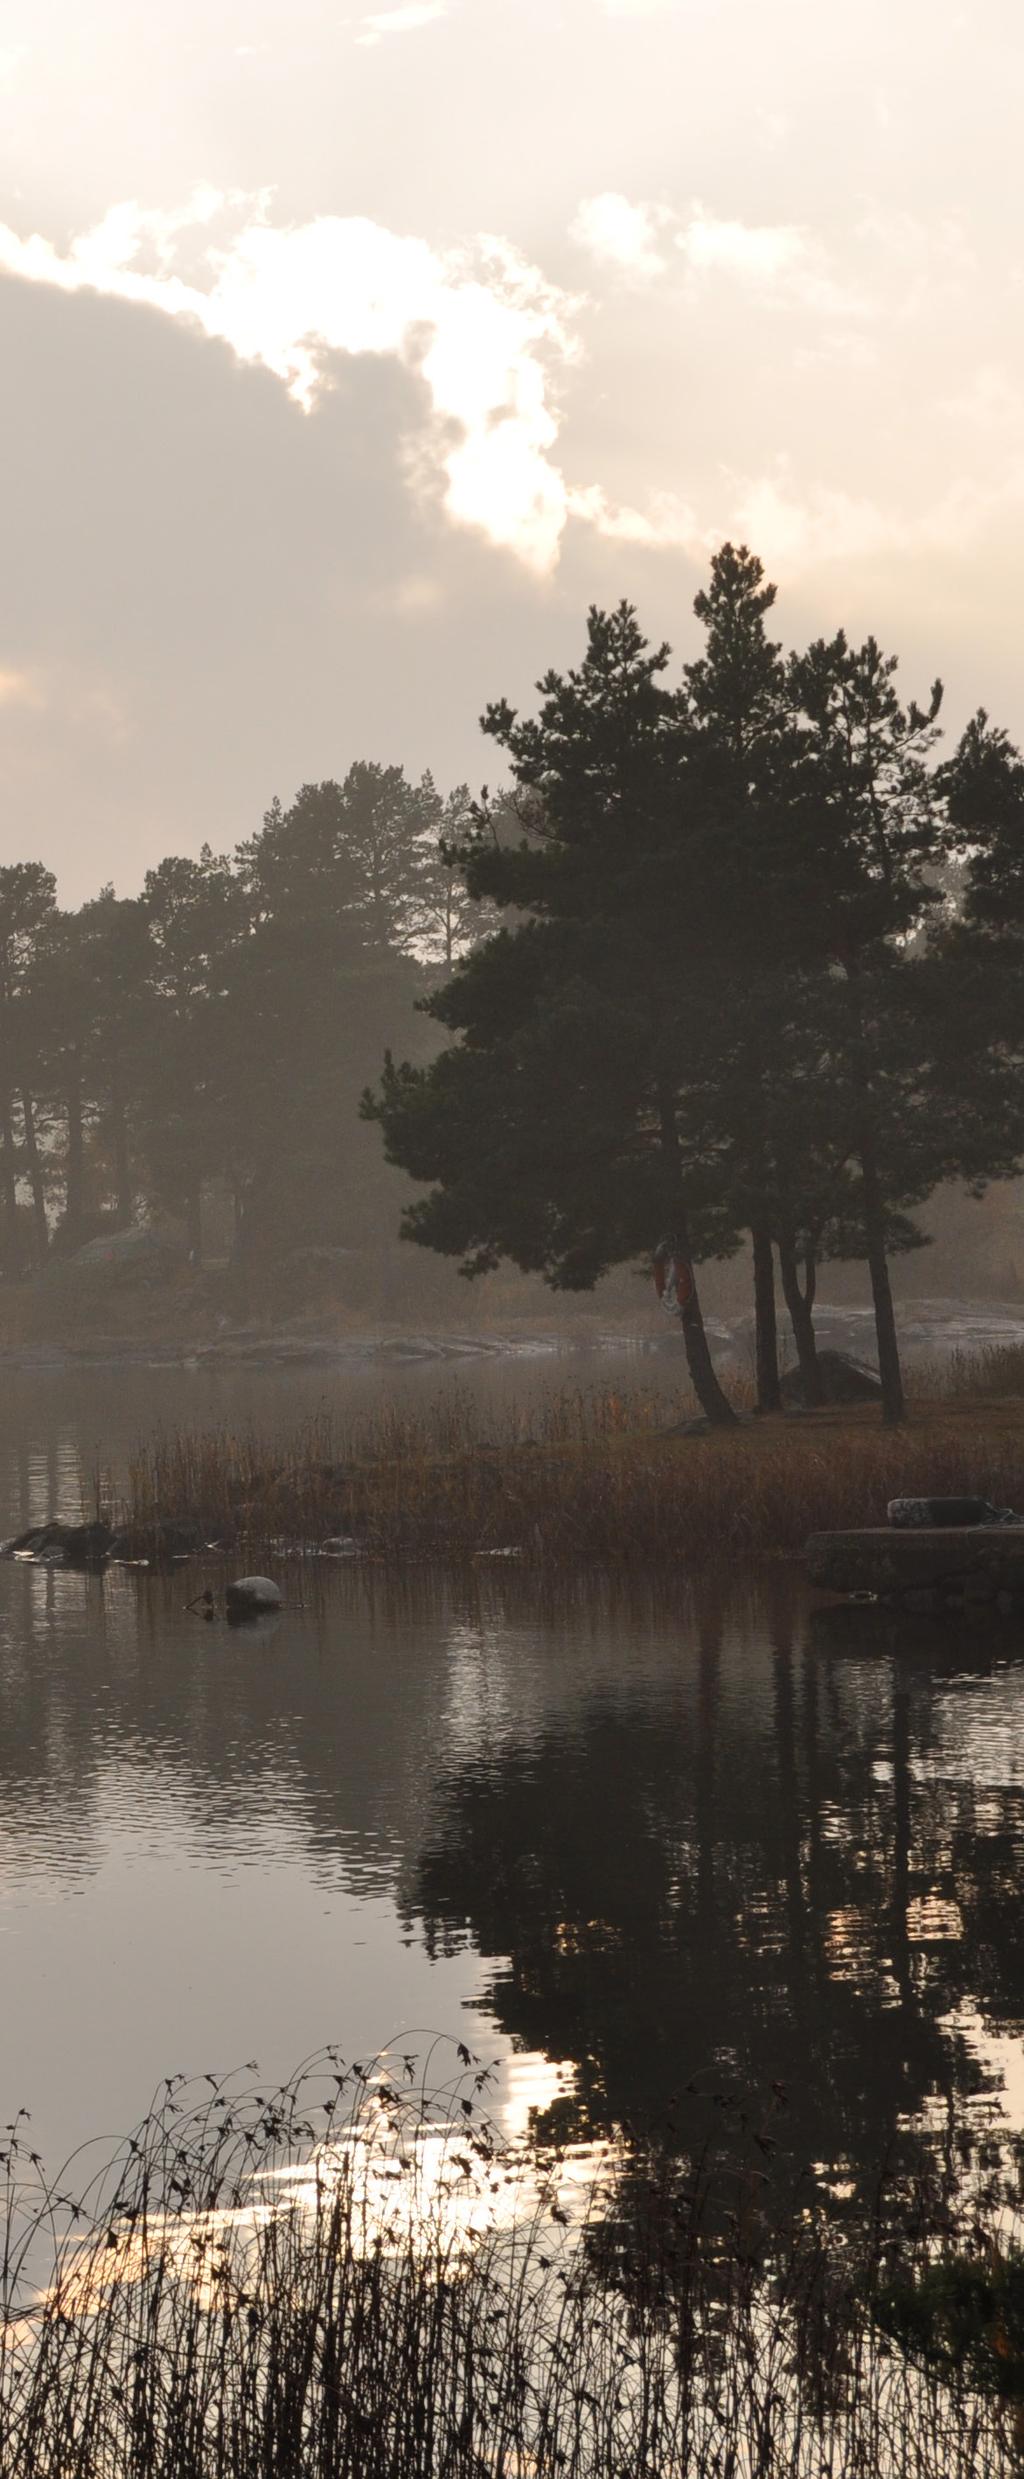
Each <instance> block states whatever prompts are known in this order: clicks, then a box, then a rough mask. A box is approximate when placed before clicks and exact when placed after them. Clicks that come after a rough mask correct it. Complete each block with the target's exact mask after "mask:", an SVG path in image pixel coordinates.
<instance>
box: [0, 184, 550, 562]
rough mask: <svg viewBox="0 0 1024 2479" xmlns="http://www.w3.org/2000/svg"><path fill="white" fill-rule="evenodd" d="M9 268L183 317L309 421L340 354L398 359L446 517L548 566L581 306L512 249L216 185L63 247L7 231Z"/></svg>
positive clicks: (1, 256)
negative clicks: (413, 382)
mask: <svg viewBox="0 0 1024 2479" xmlns="http://www.w3.org/2000/svg"><path fill="white" fill-rule="evenodd" d="M214 225H216V227H217V231H218V234H221V235H222V236H223V237H220V238H218V239H216V240H215V239H213V238H211V237H210V227H211V226H214ZM225 227H226V230H225V229H224V228H225ZM197 240H198V247H197ZM183 265H184V267H185V268H186V269H187V270H188V272H182V266H183ZM0 268H2V269H3V270H5V271H6V272H7V273H8V274H11V275H17V276H22V277H24V278H27V279H28V280H29V281H31V282H34V283H41V284H48V285H53V286H56V287H57V288H58V289H59V290H61V291H64V292H80V291H87V290H94V291H96V292H99V293H102V294H105V295H107V296H109V297H111V298H114V299H116V300H121V301H127V302H132V303H135V304H138V305H140V306H142V307H147V308H150V309H154V310H159V311H161V312H163V313H164V314H165V315H166V316H169V317H172V318H178V319H184V320H186V321H188V322H190V323H192V324H194V325H196V326H198V327H199V328H201V329H202V331H203V332H204V334H206V335H207V336H209V337H211V338H216V339H219V340H220V341H221V342H223V343H225V344H227V345H229V346H230V347H231V349H232V351H233V352H234V353H236V354H237V355H238V357H239V359H240V360H241V361H245V362H252V363H260V364H262V365H263V366H264V367H265V368H266V369H268V370H271V371H273V372H274V374H275V376H276V377H277V378H279V379H280V380H281V381H282V382H283V384H284V386H285V387H286V388H287V390H288V393H289V395H290V396H291V397H292V399H293V401H294V402H295V403H296V404H297V405H298V406H300V407H301V409H302V410H303V412H305V413H309V412H311V411H312V410H313V409H314V408H315V406H316V404H317V403H318V401H319V400H320V398H321V397H322V396H323V395H324V394H325V393H326V392H327V391H328V390H329V388H330V385H331V359H332V356H334V355H337V354H391V355H394V356H396V357H397V358H398V359H399V360H400V361H402V362H404V363H405V364H406V365H407V367H409V368H410V369H412V370H414V371H415V372H416V373H417V374H418V375H419V377H420V378H421V380H422V381H423V383H424V386H425V388H426V390H427V395H428V400H429V407H430V414H431V439H430V441H429V443H428V446H429V453H428V456H427V458H426V459H425V460H423V459H421V460H420V461H419V466H418V470H422V469H423V466H424V463H425V465H426V468H427V470H428V487H429V488H432V489H434V490H435V491H438V492H439V494H440V497H441V501H442V504H443V506H444V509H445V511H446V513H447V514H448V516H449V517H451V518H453V519H455V520H456V521H457V522H458V523H460V524H464V525H468V526H472V527H475V528H478V529H479V530H480V531H481V532H483V533H484V534H485V535H487V537H488V538H489V540H490V541H491V542H493V543H495V544H498V545H500V546H502V547H504V548H507V549H509V550H511V551H514V552H515V553H516V554H517V555H518V556H519V557H520V558H521V559H522V560H524V561H525V562H526V563H527V564H528V565H530V566H533V567H536V568H539V569H545V568H549V567H550V566H551V565H552V564H553V562H554V559H555V558H556V556H557V550H558V543H559V538H560V536H561V533H562V529H563V527H564V525H565V522H566V515H567V493H566V489H565V485H564V483H563V481H562V478H561V475H560V474H559V473H558V472H557V470H556V468H555V467H554V466H553V465H552V463H551V462H550V456H549V452H550V450H551V448H552V447H553V445H554V442H555V440H556V437H557V432H558V420H557V415H556V412H555V411H554V409H553V404H552V387H553V374H554V373H555V372H556V371H557V370H559V369H560V368H563V367H564V366H565V365H566V364H567V363H568V362H570V361H571V360H572V359H573V357H574V354H575V351H576V346H575V341H574V338H573V334H572V330H571V314H572V310H573V304H572V302H571V300H570V299H569V297H568V296H567V295H564V294H563V293H561V292H560V291H559V289H558V288H557V287H556V286H554V285H552V284H550V283H548V282H547V281H546V279H545V278H544V277H543V276H542V275H541V273H540V272H539V270H538V269H537V268H536V267H533V266H531V265H530V263H529V262H528V260H527V259H525V258H524V257H523V256H522V255H521V254H520V253H519V252H518V251H517V250H515V249H513V248H512V247H511V245H510V244H509V243H507V242H505V241H501V240H495V239H491V238H488V237H486V236H485V237H482V238H480V239H478V240H477V241H476V242H475V243H474V244H473V246H472V247H471V248H469V249H466V250H459V251H449V252H439V251H436V250H434V249H432V248H431V247H430V245H429V244H428V243H427V242H425V241H422V240H419V239H417V238H415V237H413V236H411V235H408V234H402V233H396V232H392V231H389V230H388V229H387V228H386V227H385V226H383V225H381V224H378V223H375V222H374V221H373V220H372V219H370V218H369V217H366V216H337V215H326V216H318V217H315V218H314V219H313V220H312V221H311V222H309V223H306V224H292V225H275V224H273V223H272V222H271V221H270V220H269V214H268V204H267V200H266V199H265V198H244V199H240V198H238V197H237V196H227V195H225V194H223V193H219V192H217V191H213V190H203V191H200V192H197V193H196V195H195V197H194V198H193V199H192V200H191V201H190V203H189V205H188V206H187V207H185V208H182V209H177V210H174V211H172V212H169V213H168V212H164V211H161V210H145V209H142V208H141V207H139V206H138V205H137V204H136V203H135V202H134V201H127V202H124V203H121V204H119V205H117V206H114V207H112V208H111V209H110V210H109V212H108V214H107V215H105V216H104V217H103V219H102V221H101V222H100V223H99V224H98V225H96V226H94V227H93V229H92V230H90V231H88V232H85V233H82V234H79V235H78V236H76V238H75V239H73V240H72V242H71V244H70V246H69V248H68V249H67V251H66V252H64V253H63V254H62V253H61V252H59V251H58V250H56V249H55V248H54V246H53V244H52V243H51V242H49V241H47V240H45V239H44V238H42V237H41V236H40V235H39V234H34V235H32V236H31V237H30V238H28V239H26V240H22V239H20V238H19V237H18V235H17V234H16V233H14V232H13V231H12V230H11V229H10V228H9V227H8V226H0Z"/></svg>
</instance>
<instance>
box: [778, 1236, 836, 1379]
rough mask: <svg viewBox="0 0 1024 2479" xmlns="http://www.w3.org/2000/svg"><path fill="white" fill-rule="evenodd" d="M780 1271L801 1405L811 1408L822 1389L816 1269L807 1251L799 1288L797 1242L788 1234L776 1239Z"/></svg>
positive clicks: (812, 1257)
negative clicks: (817, 1327) (794, 1349)
mask: <svg viewBox="0 0 1024 2479" xmlns="http://www.w3.org/2000/svg"><path fill="white" fill-rule="evenodd" d="M779 1271H780V1273H781V1275H782V1290H783V1296H784V1298H785V1302H786V1307H787V1309H788V1311H789V1322H790V1325H791V1326H792V1328H793V1341H794V1343H795V1344H796V1363H797V1367H798V1369H799V1371H800V1388H801V1392H802V1394H803V1398H804V1402H805V1403H807V1404H810V1405H813V1404H816V1403H823V1402H824V1400H825V1389H824V1387H823V1385H822V1382H821V1370H820V1369H819V1367H818V1342H817V1336H816V1335H815V1331H814V1294H815V1289H816V1286H817V1267H816V1264H815V1258H814V1251H813V1249H811V1248H809V1249H808V1250H807V1253H806V1255H805V1257H804V1283H803V1288H802V1289H801V1285H800V1272H799V1267H798V1264H797V1253H796V1240H795V1238H794V1236H793V1233H792V1232H791V1231H784V1232H783V1234H782V1237H781V1238H780V1240H779Z"/></svg>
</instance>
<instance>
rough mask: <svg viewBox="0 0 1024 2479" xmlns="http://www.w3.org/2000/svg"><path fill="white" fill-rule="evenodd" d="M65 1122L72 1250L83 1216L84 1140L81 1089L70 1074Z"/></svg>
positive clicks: (67, 1220)
mask: <svg viewBox="0 0 1024 2479" xmlns="http://www.w3.org/2000/svg"><path fill="white" fill-rule="evenodd" d="M64 1109H65V1115H66V1118H67V1131H68V1149H67V1165H66V1169H65V1175H64V1227H65V1230H66V1232H67V1236H68V1239H69V1240H70V1242H71V1245H72V1247H73V1248H77V1247H78V1245H79V1242H80V1240H81V1234H82V1224H83V1218H84V1214H85V1136H84V1130H83V1126H82V1086H81V1080H80V1078H79V1077H78V1076H77V1075H76V1074H75V1073H74V1072H73V1071H72V1073H71V1074H70V1076H69V1079H68V1089H67V1093H66V1095H65V1100H64Z"/></svg>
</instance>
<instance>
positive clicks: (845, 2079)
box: [416, 1589, 1024, 2208]
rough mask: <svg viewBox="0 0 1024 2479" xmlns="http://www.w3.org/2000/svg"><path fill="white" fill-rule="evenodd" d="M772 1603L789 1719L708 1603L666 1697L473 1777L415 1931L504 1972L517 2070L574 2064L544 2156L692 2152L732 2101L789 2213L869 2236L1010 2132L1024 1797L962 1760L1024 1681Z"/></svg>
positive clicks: (1023, 1985)
mask: <svg viewBox="0 0 1024 2479" xmlns="http://www.w3.org/2000/svg"><path fill="white" fill-rule="evenodd" d="M773 1600H774V1606H773V1607H771V1608H770V1618H769V1648H770V1695H769V1698H768V1703H767V1710H766V1708H765V1706H764V1705H762V1706H761V1707H759V1709H758V1710H757V1711H756V1712H755V1711H754V1710H753V1707H752V1706H751V1705H748V1704H747V1703H745V1700H744V1694H743V1680H742V1673H740V1674H739V1675H738V1674H737V1667H736V1660H735V1647H734V1646H732V1647H729V1646H728V1645H727V1631H726V1626H725V1620H726V1605H725V1603H724V1602H723V1599H722V1596H721V1594H720V1593H719V1592H717V1591H715V1590H712V1591H710V1592H708V1593H704V1594H703V1595H701V1596H700V1598H699V1601H698V1605H697V1630H696V1634H697V1641H696V1647H695V1650H694V1652H693V1655H692V1660H691V1659H690V1658H689V1656H688V1653H687V1648H686V1645H685V1642H684V1643H682V1644H681V1646H680V1662H679V1673H678V1679H677V1680H676V1681H675V1682H674V1683H672V1684H670V1685H668V1686H667V1688H666V1689H665V1692H664V1693H662V1694H661V1695H659V1696H658V1697H657V1698H652V1696H651V1695H650V1693H649V1692H646V1690H645V1688H644V1687H643V1686H641V1687H639V1688H637V1689H635V1690H632V1689H629V1688H627V1689H626V1690H625V1691H615V1692H613V1691H611V1690H605V1691H602V1692H600V1693H594V1694H590V1695H587V1696H584V1698H583V1699H582V1701H581V1702H580V1703H578V1704H577V1705H574V1706H573V1707H572V1709H571V1710H569V1711H566V1712H565V1713H564V1714H562V1715H556V1716H550V1715H549V1716H548V1717H547V1718H546V1719H545V1720H544V1721H543V1723H542V1725H541V1726H540V1727H539V1728H537V1729H536V1730H533V1731H530V1732H529V1733H526V1732H524V1733H523V1734H522V1735H521V1736H520V1737H518V1738H517V1737H516V1736H515V1735H512V1736H508V1737H506V1738H504V1739H503V1740H502V1741H501V1742H500V1743H499V1744H497V1745H494V1746H493V1747H491V1748H490V1749H488V1751H487V1752H486V1753H480V1754H474V1756H473V1757H472V1758H471V1759H470V1760H469V1761H467V1762H466V1763H464V1764H463V1766H462V1767H461V1769H460V1770H459V1771H458V1773H457V1774H455V1775H454V1776H453V1777H452V1778H451V1779H450V1781H449V1783H448V1785H447V1789H446V1795H445V1799H444V1803H443V1807H442V1810H441V1813H440V1816H439V1819H438V1823H437V1826H436V1829H435V1831H434V1833H433V1835H432V1838H431V1840H430V1842H429V1845H428V1847H427V1848H426V1850H425V1851H424V1854H423V1857H422V1860H421V1863H420V1868H419V1874H418V1881H417V1889H416V1907H417V1908H418V1909H419V1910H420V1911H421V1913H422V1917H423V1920H424V1923H425V1928H426V1934H427V1936H428V1939H429V1941H430V1945H431V1950H432V1951H434V1952H442V1951H450V1950H451V1949H452V1948H453V1947H454V1946H456V1945H457V1944H458V1943H459V1942H460V1941H464V1940H466V1939H469V1940H471V1941H472V1943H473V1944H474V1945H475V1946H476V1947H478V1949H479V1950H480V1952H481V1953H482V1954H483V1955H484V1956H485V1957H487V1958H489V1960H490V1961H491V1963H492V1965H493V1968H492V1970H491V1972H490V1974H489V1976H488V1980H487V1984H486V1989H485V1992H484V1996H483V1999H482V2003H483V2004H484V2005H485V2006H486V2007H487V2009H488V2010H489V2011H493V2013H494V2015H495V2016H496V2018H497V2020H498V2022H499V2024H500V2025H501V2027H502V2029H503V2031H505V2032H506V2033H507V2034H508V2035H509V2036H510V2037H511V2038H512V2039H513V2041H515V2042H516V2043H517V2044H521V2045H522V2046H523V2047H526V2048H529V2049H533V2050H542V2051H544V2052H545V2053H546V2054H547V2055H549V2056H553V2057H557V2058H560V2059H566V2060H571V2061H573V2062H574V2064H575V2067H576V2079H575V2088H574V2092H573V2094H572V2096H571V2097H570V2098H566V2099H563V2100H562V2101H560V2102H559V2103H558V2104H557V2106H556V2108H555V2109H554V2110H553V2111H552V2112H550V2113H549V2116H548V2120H547V2123H546V2127H545V2131H548V2132H553V2131H554V2130H555V2127H556V2126H557V2127H558V2128H560V2130H561V2131H562V2132H565V2133H568V2132H569V2131H570V2130H571V2131H573V2132H574V2133H575V2134H577V2135H580V2134H584V2133H586V2134H595V2133H601V2132H608V2131H610V2130H612V2129H614V2128H626V2129H631V2128H636V2129H638V2130H641V2131H643V2132H651V2131H653V2132H655V2133H659V2134H663V2135H664V2136H665V2137H666V2138H667V2140H668V2141H669V2142H670V2143H671V2145H672V2146H673V2148H675V2149H678V2150H679V2151H680V2152H682V2153H693V2152H694V2151H695V2150H696V2149H697V2148H700V2147H703V2145H704V2144H705V2142H706V2140H707V2126H708V2107H707V2099H706V2095H708V2094H711V2093H713V2094H715V2095H716V2096H717V2101H716V2105H717V2108H718V2122H719V2123H720V2124H721V2125H722V2126H723V2128H724V2127H728V2128H729V2129H730V2140H731V2130H732V2129H734V2127H735V2125H736V2122H737V2118H738V2115H739V2113H740V2112H742V2113H743V2115H744V2116H745V2118H746V2121H747V2124H748V2129H749V2131H750V2133H751V2134H752V2136H753V2137H754V2139H755V2140H756V2139H757V2138H758V2137H760V2138H761V2141H762V2147H763V2150H764V2153H765V2155H766V2156H767V2154H768V2153H769V2152H771V2153H772V2154H773V2155H774V2154H775V2152H776V2149H777V2154H778V2158H777V2162H776V2169H777V2172H779V2173H781V2174H782V2175H783V2176H786V2177H788V2183H789V2186H790V2188H791V2184H792V2175H793V2173H795V2172H798V2171H802V2170H804V2169H813V2173H814V2175H815V2177H816V2179H817V2181H818V2183H819V2185H820V2186H821V2187H822V2188H823V2189H825V2190H828V2191H830V2192H832V2193H835V2192H837V2191H841V2192H843V2193H845V2194H847V2195H848V2196H849V2198H850V2200H851V2202H852V2203H853V2204H854V2206H855V2207H857V2206H859V2207H861V2208H863V2207H865V2206H867V2205H869V2204H871V2202H872V2199H873V2198H874V2196H875V2193H876V2189H877V2182H878V2179H879V2175H880V2173H881V2172H883V2171H884V2170H888V2171H890V2172H892V2171H895V2170H896V2169H897V2168H899V2167H901V2166H906V2167H909V2166H910V2165H911V2164H912V2162H913V2161H914V2159H915V2157H916V2156H917V2154H918V2151H919V2148H920V2144H921V2141H922V2137H923V2134H924V2130H925V2129H926V2127H934V2126H936V2125H939V2126H941V2127H942V2129H943V2133H944V2137H945V2139H946V2140H947V2142H949V2141H950V2140H951V2141H952V2145H953V2147H954V2149H955V2148H956V2146H957V2145H959V2146H961V2147H963V2148H965V2149H966V2148H969V2146H970V2144H971V2142H972V2140H973V2139H974V2138H975V2137H981V2138H984V2136H985V2130H986V2127H987V2125H988V2124H989V2122H990V2121H997V2120H998V2119H999V2116H1000V2097H999V2093H998V2089H997V2088H996V2087H997V2084H998V2075H997V2072H996V2068H995V2064H994V2060H995V2056H996V2050H995V2047H994V2046H993V2050H992V2053H991V2056H990V2057H989V2058H988V2059H986V2056H985V2041H984V2038H983V2039H982V2040H981V2041H980V2042H979V2040H978V2038H977V2036H976V2035H975V2036H973V2037H972V2036H971V2025H972V2023H974V2024H977V2022H978V2021H981V2022H982V2024H983V2025H984V2026H985V2027H986V2030H987V2031H990V2032H991V2033H992V2034H993V2035H995V2034H999V2035H1002V2036H1004V2037H1005V2035H1007V2034H1010V2035H1012V2036H1013V2038H1014V2039H1016V2038H1018V2037H1019V2035H1020V2031H1021V2026H1022V2019H1024V1948H1022V1945H1021V1940H1020V1936H1019V1884H1020V1876H1021V1861H1022V1843H1024V1785H1022V1784H1021V1783H1019V1782H1017V1781H1016V1780H1015V1779H1014V1778H1013V1771H1014V1768H1013V1765H1012V1763H1008V1764H1007V1765H1006V1767H1005V1768H1004V1770H1005V1775H1006V1778H1005V1779H1003V1780H998V1779H992V1780H988V1781H986V1782H985V1783H984V1785H979V1784H978V1782H977V1781H976V1780H975V1779H973V1778H972V1773H971V1767H970V1763H969V1762H968V1761H965V1760H964V1750H965V1749H966V1750H967V1751H968V1753H969V1749H970V1738H971V1727H972V1722H971V1708H972V1696H974V1695H975V1692H976V1691H977V1690H978V1689H979V1688H980V1687H983V1685H984V1682H985V1680H986V1677H994V1676H998V1675H1000V1674H1001V1667H1002V1666H1003V1665H1005V1662H1006V1658H1007V1656H1006V1651H1005V1648H1004V1647H1003V1646H1002V1645H1001V1643H1000V1640H999V1639H998V1638H993V1637H992V1636H991V1635H990V1636H989V1637H988V1638H987V1639H982V1638H981V1637H980V1636H979V1638H978V1639H977V1640H975V1639H974V1638H969V1639H968V1640H967V1641H966V1642H965V1641H964V1640H963V1637H962V1636H961V1637H960V1638H959V1639H958V1638H956V1637H950V1636H948V1635H946V1634H944V1633H943V1632H942V1631H936V1629H935V1628H934V1627H929V1626H927V1625H926V1626H925V1627H924V1628H921V1627H915V1626H913V1625H910V1626H909V1627H908V1624H907V1623H906V1622H903V1623H902V1624H900V1623H898V1622H895V1621H892V1620H890V1619H888V1618H886V1617H885V1616H883V1615H882V1614H881V1613H878V1612H875V1611H867V1610H864V1609H858V1610H850V1609H845V1608H844V1609H838V1610H833V1609H822V1610H820V1611H817V1612H813V1613H811V1614H810V1615H807V1614H806V1613H803V1614H801V1612H800V1611H799V1607H797V1610H796V1614H795V1615H794V1609H793V1595H792V1592H791V1591H790V1592H787V1591H786V1590H785V1589H782V1590H780V1591H779V1593H778V1594H777V1595H775V1596H773ZM727 1655H728V1658H727ZM944 1697H945V1698H946V1699H947V1702H948V1699H949V1698H950V1697H952V1699H953V1705H954V1708H955V1709H959V1711H960V1725H959V1726H960V1731H961V1738H962V1745H961V1747H960V1748H959V1749H957V1748H956V1747H954V1748H953V1749H952V1751H948V1750H947V1751H946V1754H945V1756H943V1752H942V1749H941V1747H940V1746H939V1737H940V1735H941V1726H942V1722H943V1698H944ZM766 1721H767V1726H766ZM998 1769H999V1768H998V1767H996V1768H995V1770H996V1771H998ZM693 2086H696V2087H697V2088H696V2091H695V2090H694V2089H693V2088H692V2087H693ZM701 2094H703V2095H705V2097H704V2098H701V2097H699V2095H701ZM723 2101H724V2102H725V2104H726V2105H725V2106H724V2107H723V2106H722V2102H723ZM766 2110H767V2111H768V2113H769V2116H770V2126H769V2124H768V2122H767V2120H766V2119H765V2118H764V2112H765V2111H766Z"/></svg>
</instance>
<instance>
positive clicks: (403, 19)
mask: <svg viewBox="0 0 1024 2479" xmlns="http://www.w3.org/2000/svg"><path fill="white" fill-rule="evenodd" d="M447 15H448V0H407V5H406V6H405V7H404V8H398V9H379V10H377V12H376V13H375V14H374V15H373V16H370V17H364V18H362V19H361V20H360V23H361V25H362V27H363V32H362V34H357V36H356V42H357V43H363V44H368V43H383V42H384V41H386V39H387V37H388V36H389V35H392V34H414V33H416V31H417V30H418V28H419V27H420V26H433V25H435V24H436V23H437V20H438V18H439V17H447Z"/></svg>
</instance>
